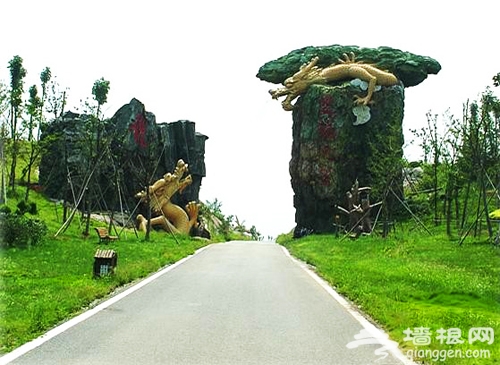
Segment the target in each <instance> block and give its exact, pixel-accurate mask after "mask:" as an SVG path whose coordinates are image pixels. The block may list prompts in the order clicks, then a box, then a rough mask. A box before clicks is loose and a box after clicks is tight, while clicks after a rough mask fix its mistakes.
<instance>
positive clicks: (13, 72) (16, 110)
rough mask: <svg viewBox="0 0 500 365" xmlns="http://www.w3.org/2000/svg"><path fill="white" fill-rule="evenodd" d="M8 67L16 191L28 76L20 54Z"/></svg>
mask: <svg viewBox="0 0 500 365" xmlns="http://www.w3.org/2000/svg"><path fill="white" fill-rule="evenodd" d="M8 68H9V69H10V138H11V143H12V156H11V166H10V181H9V185H10V187H11V189H12V191H13V192H14V191H15V188H16V166H17V156H18V153H19V140H18V136H19V131H18V122H19V118H20V114H21V105H22V102H23V92H24V80H23V79H24V77H25V76H26V69H25V68H24V67H23V59H22V58H21V57H20V56H14V58H12V60H10V61H9V66H8Z"/></svg>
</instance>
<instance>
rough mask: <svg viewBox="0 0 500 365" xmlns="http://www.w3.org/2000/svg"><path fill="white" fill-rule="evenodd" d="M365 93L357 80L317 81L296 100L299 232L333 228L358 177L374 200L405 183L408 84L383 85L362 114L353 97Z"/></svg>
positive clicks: (294, 147) (295, 182) (292, 169)
mask: <svg viewBox="0 0 500 365" xmlns="http://www.w3.org/2000/svg"><path fill="white" fill-rule="evenodd" d="M364 92H365V91H363V90H361V89H360V88H359V86H357V83H355V82H345V83H343V84H341V85H337V86H324V85H313V86H311V87H310V88H309V89H308V91H307V92H306V93H305V94H304V95H302V96H301V97H300V98H299V100H298V101H297V104H296V106H295V108H294V111H293V145H292V159H291V161H290V174H291V178H292V179H291V181H292V188H293V190H294V193H295V196H294V206H295V208H296V215H295V222H296V223H297V227H296V231H297V229H299V230H303V229H307V230H313V231H314V232H317V233H321V232H331V231H333V230H334V226H333V222H334V216H335V215H336V214H338V211H337V209H336V206H337V205H340V206H346V199H345V197H346V192H347V191H348V190H349V189H350V187H351V185H352V184H353V182H354V181H355V180H356V179H358V181H359V183H360V185H361V186H371V187H372V196H371V199H372V202H375V201H377V200H378V199H382V198H383V196H384V193H385V192H386V191H387V187H388V186H389V185H391V184H392V185H393V189H394V190H395V191H398V186H401V185H402V181H401V171H402V167H401V158H402V156H403V143H404V137H403V131H402V120H403V108H404V87H403V86H402V85H401V84H400V85H396V86H391V87H383V88H380V89H379V91H377V92H375V94H374V96H373V104H372V105H370V106H369V107H365V108H366V109H365V110H364V114H363V113H359V111H357V109H356V108H357V107H354V105H353V99H354V97H355V95H360V94H363V93H364ZM356 114H358V115H356ZM360 114H363V115H362V117H361V120H360V116H359V115H360ZM367 115H368V120H366V119H367V117H366V116H367ZM392 204H393V203H392V202H391V201H390V199H388V200H387V204H386V208H388V210H391V209H392V208H391V205H392Z"/></svg>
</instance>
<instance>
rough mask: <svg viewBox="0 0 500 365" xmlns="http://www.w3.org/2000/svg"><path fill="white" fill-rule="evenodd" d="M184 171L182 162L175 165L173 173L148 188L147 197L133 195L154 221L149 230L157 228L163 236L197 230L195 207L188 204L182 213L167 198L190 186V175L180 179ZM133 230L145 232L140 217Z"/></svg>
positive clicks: (195, 205)
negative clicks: (162, 231) (150, 211)
mask: <svg viewBox="0 0 500 365" xmlns="http://www.w3.org/2000/svg"><path fill="white" fill-rule="evenodd" d="M187 171H188V164H186V163H185V162H184V161H183V160H179V161H178V162H177V166H176V167H175V170H174V172H173V173H166V174H165V175H164V176H163V178H162V179H159V180H157V181H156V182H155V183H154V184H153V185H151V186H149V194H148V193H147V192H146V191H144V190H143V191H141V192H139V193H137V194H136V195H135V197H136V198H139V199H140V200H141V201H142V202H144V203H147V201H148V195H149V204H150V206H151V210H152V211H153V213H154V215H156V217H154V218H152V219H151V226H160V227H161V228H162V229H164V230H165V231H167V232H172V233H182V234H189V233H190V232H191V229H192V228H193V227H194V228H197V227H198V212H199V205H198V204H197V203H196V202H194V201H192V202H189V203H188V204H187V205H186V210H184V209H182V208H181V207H180V206H178V205H176V204H174V203H172V202H171V200H170V199H171V197H172V196H173V195H174V194H175V193H177V192H180V193H182V191H183V190H184V189H185V188H186V187H187V186H188V185H190V184H191V183H192V177H191V175H187V176H186V177H185V178H183V176H184V174H186V173H187ZM136 223H137V227H138V229H139V230H140V231H143V232H146V229H147V224H148V220H147V219H146V218H145V217H144V216H143V215H142V214H139V215H137V218H136Z"/></svg>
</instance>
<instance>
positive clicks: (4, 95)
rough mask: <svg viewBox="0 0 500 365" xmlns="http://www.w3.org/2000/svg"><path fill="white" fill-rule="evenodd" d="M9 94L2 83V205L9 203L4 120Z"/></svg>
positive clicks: (0, 84) (0, 166)
mask: <svg viewBox="0 0 500 365" xmlns="http://www.w3.org/2000/svg"><path fill="white" fill-rule="evenodd" d="M8 95H9V94H8V92H7V86H6V85H5V84H4V83H2V82H0V204H5V202H6V201H7V186H6V185H7V179H6V174H7V169H6V163H5V156H4V151H5V139H6V137H7V136H6V133H7V131H6V128H5V124H6V123H5V122H6V120H7V118H4V115H5V112H6V111H7V110H8V109H9V106H8Z"/></svg>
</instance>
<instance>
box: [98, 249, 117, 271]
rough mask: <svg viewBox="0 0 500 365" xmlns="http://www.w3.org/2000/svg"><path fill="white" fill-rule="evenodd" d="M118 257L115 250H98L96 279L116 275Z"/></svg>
mask: <svg viewBox="0 0 500 365" xmlns="http://www.w3.org/2000/svg"><path fill="white" fill-rule="evenodd" d="M117 263H118V255H117V253H116V252H115V251H114V250H100V249H99V250H97V251H96V253H95V255H94V277H102V276H106V275H111V274H114V273H115V269H116V265H117Z"/></svg>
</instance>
